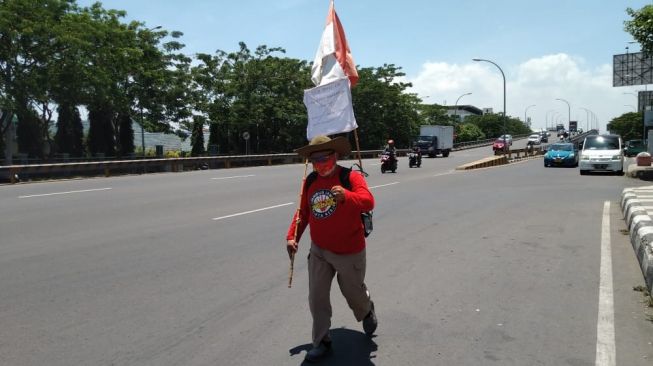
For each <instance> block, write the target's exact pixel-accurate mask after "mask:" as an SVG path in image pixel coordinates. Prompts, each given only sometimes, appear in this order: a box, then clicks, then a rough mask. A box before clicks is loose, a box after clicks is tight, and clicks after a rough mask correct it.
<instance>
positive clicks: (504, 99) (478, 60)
mask: <svg viewBox="0 0 653 366" xmlns="http://www.w3.org/2000/svg"><path fill="white" fill-rule="evenodd" d="M472 60H473V61H477V62H481V61H482V62H489V63H491V64H492V65H494V66H496V67H497V69H499V71H501V76H502V77H503V135H504V136H505V135H506V74H504V73H503V70H501V67H499V65H497V64H496V63H494V62H492V61H490V60H486V59H482V58H474V59H472Z"/></svg>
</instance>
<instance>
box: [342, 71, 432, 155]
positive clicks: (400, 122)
mask: <svg viewBox="0 0 653 366" xmlns="http://www.w3.org/2000/svg"><path fill="white" fill-rule="evenodd" d="M404 75H405V74H404V73H403V72H401V68H400V67H397V66H395V65H392V64H389V65H388V64H385V65H383V66H381V67H378V68H362V69H360V70H358V76H359V80H358V84H357V85H356V87H355V88H354V89H353V90H352V100H353V104H354V113H355V115H356V121H357V123H358V134H359V137H360V139H359V140H360V144H361V149H378V148H380V147H381V146H383V145H385V143H386V141H387V140H388V139H390V138H392V139H393V140H395V144H396V146H398V147H408V146H409V145H410V142H411V141H412V140H413V139H414V137H415V136H416V135H417V134H418V132H419V125H420V124H421V123H422V118H421V117H420V114H419V112H418V109H419V105H420V100H419V98H417V96H415V95H413V94H408V93H406V92H405V91H406V89H407V88H409V87H410V86H412V85H411V84H410V83H402V82H398V81H397V78H399V77H402V76H404Z"/></svg>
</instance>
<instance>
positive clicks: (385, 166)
mask: <svg viewBox="0 0 653 366" xmlns="http://www.w3.org/2000/svg"><path fill="white" fill-rule="evenodd" d="M388 170H389V171H391V172H393V173H395V172H396V171H397V158H396V157H394V156H392V155H390V154H388V153H383V154H381V174H384V173H385V172H386V171H388Z"/></svg>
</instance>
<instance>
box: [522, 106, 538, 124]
mask: <svg viewBox="0 0 653 366" xmlns="http://www.w3.org/2000/svg"><path fill="white" fill-rule="evenodd" d="M531 107H535V104H531V105H529V106H528V107H526V109H525V110H524V124H526V123H528V122H527V121H528V120H527V119H526V112H528V109H529V108H531ZM529 127H530V126H529Z"/></svg>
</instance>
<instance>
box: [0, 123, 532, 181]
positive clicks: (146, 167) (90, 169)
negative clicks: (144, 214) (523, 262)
mask: <svg viewBox="0 0 653 366" xmlns="http://www.w3.org/2000/svg"><path fill="white" fill-rule="evenodd" d="M524 136H525V135H524ZM524 136H514V138H516V139H519V138H521V137H524ZM494 140H496V139H487V140H481V141H472V142H463V143H458V144H454V147H453V150H454V151H457V150H465V149H472V148H476V147H481V146H488V145H491V144H492V142H494ZM408 151H409V150H408V149H400V150H397V153H398V155H400V156H405V155H406V154H407V153H408ZM381 152H382V150H364V151H361V158H376V157H378V156H379V154H380V153H381ZM353 156H354V153H353V152H352V155H351V156H350V158H352V157H353ZM301 162H303V161H302V160H301V158H300V157H299V156H298V155H297V154H294V153H292V154H263V155H229V156H202V157H190V158H157V159H133V160H96V161H84V162H67V163H50V164H19V165H6V166H0V183H1V182H8V183H17V182H19V181H21V180H27V179H46V178H48V179H49V178H55V177H56V178H67V177H79V176H102V175H104V176H107V177H108V176H111V175H118V174H145V173H156V172H180V171H184V170H197V169H219V168H232V167H242V166H260V165H280V164H293V163H301Z"/></svg>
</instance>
